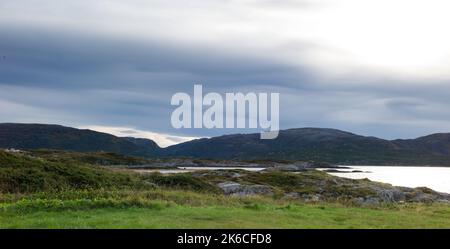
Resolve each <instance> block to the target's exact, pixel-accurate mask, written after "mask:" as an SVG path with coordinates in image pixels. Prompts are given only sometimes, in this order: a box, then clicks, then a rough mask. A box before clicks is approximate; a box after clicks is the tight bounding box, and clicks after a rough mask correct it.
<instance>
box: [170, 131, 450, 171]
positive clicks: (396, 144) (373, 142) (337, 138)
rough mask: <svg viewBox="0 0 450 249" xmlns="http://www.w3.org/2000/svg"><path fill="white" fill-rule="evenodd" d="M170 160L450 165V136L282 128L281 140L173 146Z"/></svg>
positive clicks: (247, 137)
mask: <svg viewBox="0 0 450 249" xmlns="http://www.w3.org/2000/svg"><path fill="white" fill-rule="evenodd" d="M163 153H164V155H165V156H191V157H203V158H223V159H284V160H314V161H325V162H330V163H338V164H353V165H356V164H361V165H450V134H434V135H430V136H426V137H421V138H418V139H410V140H393V141H389V140H384V139H380V138H376V137H365V136H360V135H356V134H353V133H349V132H345V131H340V130H335V129H322V128H299V129H289V130H282V131H280V133H279V136H278V138H276V139H273V140H261V139H259V134H236V135H225V136H220V137H213V138H209V139H199V140H194V141H189V142H185V143H182V144H178V145H173V146H170V147H168V148H167V149H165V150H164V151H163Z"/></svg>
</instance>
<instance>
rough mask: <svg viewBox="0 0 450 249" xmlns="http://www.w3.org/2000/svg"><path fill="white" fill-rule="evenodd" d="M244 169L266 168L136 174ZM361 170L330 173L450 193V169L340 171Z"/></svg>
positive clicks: (362, 168)
mask: <svg viewBox="0 0 450 249" xmlns="http://www.w3.org/2000/svg"><path fill="white" fill-rule="evenodd" d="M218 169H243V170H248V171H261V170H264V168H253V167H247V168H246V167H179V168H176V169H136V170H135V171H136V172H140V173H151V172H160V173H162V174H174V173H183V172H193V171H199V170H218ZM352 170H360V171H363V173H329V174H331V175H335V176H340V177H346V178H352V179H363V178H368V179H370V180H372V181H378V182H385V183H390V184H392V185H395V186H404V187H413V188H415V187H428V188H431V189H433V190H436V191H439V192H445V193H450V167H399V166H350V169H339V171H352Z"/></svg>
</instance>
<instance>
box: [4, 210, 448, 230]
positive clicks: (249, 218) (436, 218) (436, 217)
mask: <svg viewBox="0 0 450 249" xmlns="http://www.w3.org/2000/svg"><path fill="white" fill-rule="evenodd" d="M0 227H2V228H450V208H449V207H448V206H447V207H443V206H410V207H407V206H405V207H401V208H395V209H390V208H383V209H369V208H356V207H342V206H333V205H329V204H328V205H324V204H322V205H311V204H305V205H281V206H280V205H263V204H260V205H258V204H254V205H248V206H187V205H166V204H159V205H154V206H153V207H141V208H138V207H128V208H119V207H115V208H112V207H105V208H95V209H84V210H72V209H69V210H65V211H57V210H51V209H50V210H48V211H46V210H40V211H34V212H14V211H2V212H0Z"/></svg>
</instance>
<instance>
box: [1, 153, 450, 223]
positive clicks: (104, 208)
mask: <svg viewBox="0 0 450 249" xmlns="http://www.w3.org/2000/svg"><path fill="white" fill-rule="evenodd" d="M42 153H44V152H42ZM44 154H45V156H43V157H36V154H35V155H32V154H31V155H30V154H20V153H18V154H14V153H6V152H2V151H0V228H450V205H448V204H446V205H445V204H438V203H435V204H418V203H408V204H390V205H388V204H380V205H376V206H372V207H361V206H357V205H355V204H353V203H352V202H348V201H346V200H342V201H339V202H338V201H337V200H338V199H339V198H336V197H346V196H348V197H350V198H352V197H355V196H356V197H358V196H371V195H372V194H373V193H372V192H371V191H370V189H367V187H368V186H369V185H370V184H376V183H372V182H370V181H367V180H358V181H357V180H349V179H343V178H337V177H334V176H330V175H328V174H326V173H324V172H319V171H314V170H312V171H305V172H301V173H298V174H292V173H282V172H267V173H256V172H245V171H240V170H228V171H201V172H196V173H185V174H175V175H162V174H148V175H139V174H135V173H131V172H127V171H122V170H117V169H108V168H106V167H100V166H97V165H92V164H89V163H85V162H83V161H76V160H75V159H73V158H75V156H73V157H72V154H70V155H71V156H70V159H67V158H66V157H69V156H68V155H65V156H66V157H61V154H58V158H57V159H54V158H53V159H52V155H51V153H50V154H47V152H45V153H44ZM76 157H78V158H79V157H80V155H76ZM61 158H66V159H61ZM77 160H78V159H77ZM83 160H84V159H83ZM236 174H237V175H240V176H239V177H236V176H235V175H236ZM224 181H235V182H239V183H241V184H263V185H267V186H270V188H271V189H273V190H274V195H267V196H263V195H257V196H247V197H236V196H226V195H224V194H223V193H222V192H221V191H220V190H219V189H218V187H217V185H216V184H217V183H219V182H224ZM419 190H420V189H418V190H417V191H419ZM291 191H294V192H296V193H301V194H315V193H318V192H320V191H322V192H324V193H329V196H327V197H330V201H328V202H318V203H306V202H305V201H302V200H301V199H295V198H294V199H289V198H286V197H285V196H284V193H287V192H291ZM420 191H422V192H430V190H427V189H422V190H420ZM334 195H335V196H334ZM327 200H328V199H327ZM331 200H333V201H331Z"/></svg>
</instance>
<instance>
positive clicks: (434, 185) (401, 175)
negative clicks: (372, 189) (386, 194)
mask: <svg viewBox="0 0 450 249" xmlns="http://www.w3.org/2000/svg"><path fill="white" fill-rule="evenodd" d="M352 170H360V171H364V173H330V174H332V175H335V176H340V177H347V178H352V179H362V178H368V179H369V180H372V181H378V182H385V183H390V184H392V185H395V186H404V187H413V188H415V187H428V188H431V189H433V190H436V191H439V192H445V193H450V167H398V166H351V169H347V170H343V169H340V171H352Z"/></svg>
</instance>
